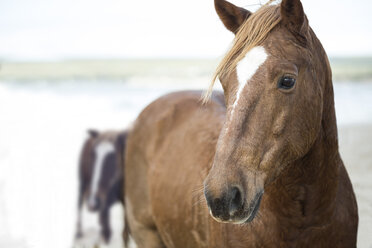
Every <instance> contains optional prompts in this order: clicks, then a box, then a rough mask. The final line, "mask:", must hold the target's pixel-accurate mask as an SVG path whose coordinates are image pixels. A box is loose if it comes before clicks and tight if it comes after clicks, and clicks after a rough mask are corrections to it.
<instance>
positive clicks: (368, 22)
mask: <svg viewBox="0 0 372 248" xmlns="http://www.w3.org/2000/svg"><path fill="white" fill-rule="evenodd" d="M261 1H262V2H264V1H263V0H261ZM231 2H232V3H234V4H236V5H238V6H242V7H246V8H248V9H249V8H251V9H252V8H255V7H256V6H257V5H256V6H251V5H252V4H257V3H259V0H232V1H231ZM302 3H303V5H304V9H305V12H306V14H307V15H308V19H309V21H310V25H311V26H312V28H313V29H314V31H315V33H316V34H317V35H318V37H319V39H320V40H321V42H322V43H323V45H324V47H325V49H326V51H327V52H328V54H329V55H330V56H372V28H371V27H372V15H371V14H370V10H371V9H372V1H370V0H354V1H350V0H327V1H324V0H302ZM232 39H233V35H232V34H231V33H229V31H227V30H226V29H225V28H224V27H223V25H222V23H221V22H220V21H219V19H218V16H217V14H216V13H215V10H214V6H213V0H202V1H201V0H187V1H179V0H156V1H154V0H132V1H129V0H1V1H0V60H2V61H4V60H5V61H7V60H13V61H14V60H15V61H39V60H41V61H51V60H64V59H110V58H216V57H220V56H221V55H222V54H223V53H224V52H225V51H226V50H227V48H228V47H229V44H230V43H231V41H232Z"/></svg>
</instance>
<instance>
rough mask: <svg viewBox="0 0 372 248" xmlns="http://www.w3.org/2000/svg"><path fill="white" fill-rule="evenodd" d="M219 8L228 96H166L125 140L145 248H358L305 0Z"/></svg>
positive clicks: (135, 222) (330, 99)
mask: <svg viewBox="0 0 372 248" xmlns="http://www.w3.org/2000/svg"><path fill="white" fill-rule="evenodd" d="M215 7H216V10H217V13H218V14H219V16H220V18H221V20H222V22H223V23H224V25H225V26H226V28H227V29H229V30H230V31H232V32H233V33H234V34H235V40H234V43H233V46H232V48H231V50H230V51H229V52H228V53H227V55H226V56H225V58H224V59H223V60H222V62H221V64H220V65H219V67H218V68H217V71H216V74H215V78H219V80H220V81H221V84H222V86H223V89H224V94H221V93H211V94H207V98H210V99H209V101H207V100H206V101H205V102H206V103H205V104H204V105H203V104H202V103H201V102H200V95H201V93H200V92H178V93H173V94H170V95H167V96H164V97H161V98H160V99H158V100H156V101H155V102H153V103H152V104H150V105H149V106H148V107H147V108H146V109H145V110H143V112H142V113H141V114H140V115H139V117H138V119H137V120H136V122H135V124H134V127H133V130H132V132H131V133H130V135H129V137H128V143H127V150H126V168H125V181H126V185H125V191H126V198H125V201H126V217H127V220H128V222H129V227H130V229H131V233H132V235H133V237H134V240H135V241H136V243H137V245H138V247H139V248H159V247H168V248H173V247H177V248H181V247H190V248H199V247H211V248H212V247H213V248H215V247H224V248H226V247H231V248H238V247H355V246H356V238H357V228H358V211H357V204H356V200H355V195H354V192H353V188H352V185H351V182H350V179H349V177H348V174H347V172H346V170H345V167H344V165H343V162H342V160H341V158H340V154H339V150H338V138H337V126H336V116H335V108H334V96H333V86H332V75H331V69H330V66H329V62H328V59H327V55H326V53H325V51H324V49H323V47H322V45H321V43H320V42H319V40H318V39H317V37H316V35H315V34H314V32H313V31H312V29H311V28H310V27H309V23H308V20H307V17H306V16H305V14H304V11H303V7H302V4H301V2H300V0H283V1H282V2H281V4H279V5H265V6H263V7H261V8H260V9H259V10H258V11H256V12H255V13H250V12H249V11H247V10H245V9H242V8H239V7H236V6H234V5H233V4H231V3H228V2H226V1H224V0H215ZM203 191H204V196H205V198H204V197H203V193H202V192H203Z"/></svg>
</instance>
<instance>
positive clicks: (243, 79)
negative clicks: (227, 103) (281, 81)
mask: <svg viewBox="0 0 372 248" xmlns="http://www.w3.org/2000/svg"><path fill="white" fill-rule="evenodd" d="M266 59H267V53H266V51H265V48H264V47H262V46H258V47H254V48H252V49H251V50H250V51H249V52H248V53H247V54H246V55H245V57H244V58H243V59H242V60H241V61H239V63H238V65H237V67H236V73H237V76H238V84H239V85H238V90H237V92H236V98H235V102H234V104H233V109H232V112H231V116H232V114H233V113H234V109H235V107H236V105H237V104H238V100H239V98H240V95H241V93H242V91H243V89H244V87H245V85H246V84H247V83H248V81H249V80H250V79H251V78H252V77H253V75H254V74H256V72H257V70H258V68H259V67H260V66H261V65H262V64H263V63H265V61H266Z"/></svg>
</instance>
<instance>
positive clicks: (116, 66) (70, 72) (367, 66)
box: [0, 56, 372, 86]
mask: <svg viewBox="0 0 372 248" xmlns="http://www.w3.org/2000/svg"><path fill="white" fill-rule="evenodd" d="M218 62H219V59H218V58H213V59H212V58H204V59H197V58H130V59H129V58H128V59H113V58H112V59H68V60H59V61H58V60H56V61H39V62H35V61H33V62H19V61H13V62H0V80H2V81H38V80H42V81H51V82H52V81H61V80H70V79H75V80H119V81H124V82H127V81H128V80H131V81H136V82H137V83H140V82H141V78H142V79H143V78H145V79H146V78H150V77H151V78H156V79H157V82H156V83H162V81H164V80H165V81H169V80H170V79H171V80H173V81H174V80H179V81H180V82H179V84H182V83H183V82H185V81H187V80H192V79H196V78H197V79H198V80H199V79H200V78H203V80H204V81H205V85H207V83H208V82H209V80H210V79H211V77H212V74H213V72H214V70H215V68H216V66H217V65H218ZM330 64H331V68H332V73H333V80H334V81H335V82H339V81H341V82H347V81H350V82H351V81H352V82H369V83H370V82H372V56H368V57H367V56H366V57H347V56H344V57H341V56H339V57H330ZM205 85H204V86H205Z"/></svg>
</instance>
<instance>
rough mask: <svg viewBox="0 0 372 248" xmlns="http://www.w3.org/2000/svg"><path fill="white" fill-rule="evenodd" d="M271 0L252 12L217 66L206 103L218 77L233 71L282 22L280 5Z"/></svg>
mask: <svg viewBox="0 0 372 248" xmlns="http://www.w3.org/2000/svg"><path fill="white" fill-rule="evenodd" d="M271 2H272V1H269V2H268V3H267V4H265V5H263V6H262V7H261V8H259V9H258V10H257V11H256V12H254V13H253V14H251V15H250V16H249V18H248V19H247V20H246V21H245V22H244V23H243V24H242V25H241V27H240V28H239V31H238V32H237V33H236V35H235V38H234V41H233V45H232V48H231V49H230V50H229V51H228V52H227V53H226V55H225V56H224V58H223V59H222V61H221V62H220V64H219V65H218V66H217V69H216V71H215V73H214V75H213V78H212V81H211V83H210V85H209V88H208V90H207V91H206V92H205V94H204V96H203V102H204V103H206V102H208V100H209V99H210V97H211V94H212V91H213V86H214V83H215V82H216V80H217V78H221V77H223V76H225V75H228V74H230V73H232V72H233V71H234V70H235V68H236V66H237V64H238V63H239V61H240V60H242V59H243V58H244V56H245V55H246V54H247V53H248V51H249V50H251V49H252V48H254V47H256V46H258V45H260V44H262V42H263V41H264V40H265V39H266V37H267V35H268V34H269V33H270V31H271V30H272V29H273V28H274V27H276V26H277V25H278V23H279V22H280V20H281V17H280V5H270V3H271Z"/></svg>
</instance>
